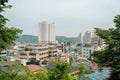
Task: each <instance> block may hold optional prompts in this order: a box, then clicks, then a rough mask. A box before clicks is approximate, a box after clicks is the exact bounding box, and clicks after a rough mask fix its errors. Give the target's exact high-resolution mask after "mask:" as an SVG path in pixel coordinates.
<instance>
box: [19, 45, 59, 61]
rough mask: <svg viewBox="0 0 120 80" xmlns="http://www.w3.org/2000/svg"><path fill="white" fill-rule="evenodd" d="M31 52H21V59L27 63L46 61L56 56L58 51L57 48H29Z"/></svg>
mask: <svg viewBox="0 0 120 80" xmlns="http://www.w3.org/2000/svg"><path fill="white" fill-rule="evenodd" d="M27 48H28V49H29V50H22V51H19V58H20V59H23V60H27V61H31V60H36V61H40V60H44V59H47V58H48V57H49V56H54V55H56V54H57V49H56V48H55V47H49V46H28V47H27Z"/></svg>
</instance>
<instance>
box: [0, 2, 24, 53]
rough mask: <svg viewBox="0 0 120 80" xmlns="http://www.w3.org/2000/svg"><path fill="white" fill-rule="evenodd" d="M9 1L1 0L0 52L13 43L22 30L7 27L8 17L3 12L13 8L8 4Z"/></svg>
mask: <svg viewBox="0 0 120 80" xmlns="http://www.w3.org/2000/svg"><path fill="white" fill-rule="evenodd" d="M7 2H8V0H0V52H1V51H2V50H3V49H6V48H7V47H8V46H9V45H11V44H13V43H14V41H15V40H16V38H17V36H18V35H19V33H21V32H22V30H20V29H17V28H14V27H11V28H8V27H6V22H7V21H8V19H7V18H5V17H4V16H3V15H2V13H3V12H5V11H4V10H5V9H6V8H11V5H6V3H7Z"/></svg>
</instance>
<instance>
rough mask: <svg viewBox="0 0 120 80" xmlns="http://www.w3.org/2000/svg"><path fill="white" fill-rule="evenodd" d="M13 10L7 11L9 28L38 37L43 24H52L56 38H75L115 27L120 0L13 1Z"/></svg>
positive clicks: (119, 10)
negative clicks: (94, 29)
mask: <svg viewBox="0 0 120 80" xmlns="http://www.w3.org/2000/svg"><path fill="white" fill-rule="evenodd" d="M8 4H11V5H12V6H13V7H12V8H11V9H9V10H6V13H4V14H5V17H7V18H8V19H10V22H8V24H7V25H8V26H9V27H17V28H20V29H22V30H23V34H31V35H38V24H39V22H41V21H48V22H53V23H55V25H56V35H59V36H69V37H73V36H74V37H76V36H78V34H79V33H80V32H83V31H86V30H92V29H93V28H94V27H100V28H104V29H106V28H110V27H113V26H114V24H113V19H114V16H116V15H117V14H118V13H119V12H120V6H119V4H120V0H36V1H35V0H10V1H9V3H8Z"/></svg>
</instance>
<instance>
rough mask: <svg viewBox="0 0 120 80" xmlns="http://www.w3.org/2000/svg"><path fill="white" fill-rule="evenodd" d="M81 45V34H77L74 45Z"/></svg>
mask: <svg viewBox="0 0 120 80" xmlns="http://www.w3.org/2000/svg"><path fill="white" fill-rule="evenodd" d="M81 43H82V33H80V34H79V36H78V38H77V41H76V44H81Z"/></svg>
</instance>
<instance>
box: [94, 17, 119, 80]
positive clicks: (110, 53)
mask: <svg viewBox="0 0 120 80" xmlns="http://www.w3.org/2000/svg"><path fill="white" fill-rule="evenodd" d="M114 23H115V28H110V29H108V30H103V29H100V28H96V33H97V35H98V36H100V37H101V38H102V39H103V40H104V42H105V44H106V45H107V46H106V47H105V49H103V50H101V51H95V52H94V53H93V55H92V56H93V58H94V61H95V62H96V63H98V64H99V66H101V67H111V75H110V78H109V79H108V80H120V15H117V16H115V19H114Z"/></svg>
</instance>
